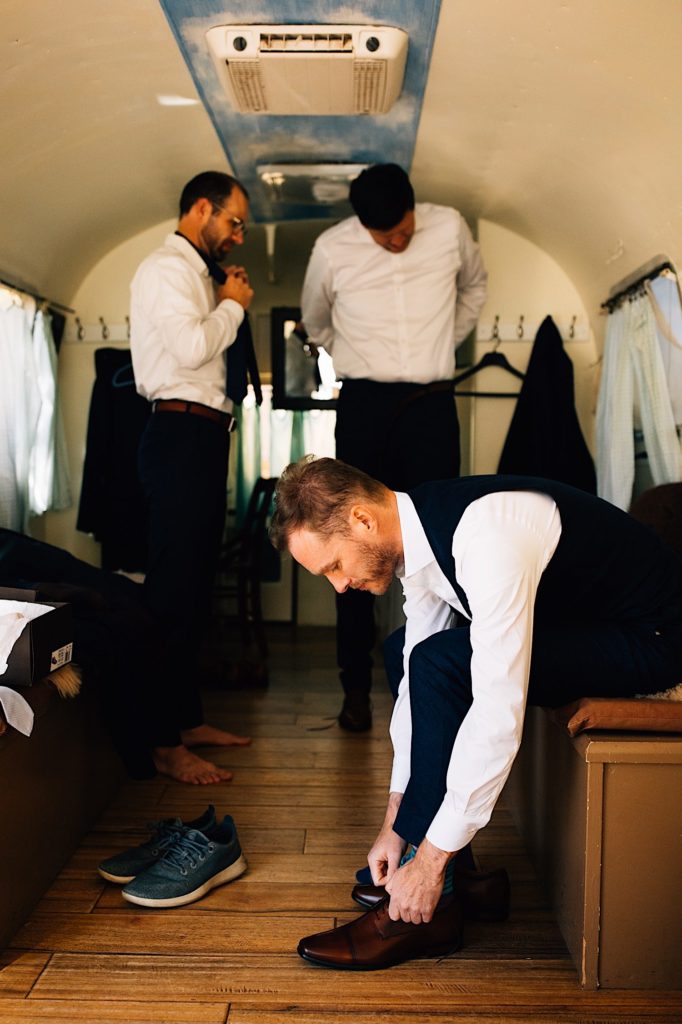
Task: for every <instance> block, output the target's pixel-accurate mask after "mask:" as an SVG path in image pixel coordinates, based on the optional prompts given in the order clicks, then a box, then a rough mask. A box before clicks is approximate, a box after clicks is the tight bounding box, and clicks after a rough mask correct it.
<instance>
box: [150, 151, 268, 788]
mask: <svg viewBox="0 0 682 1024" xmlns="http://www.w3.org/2000/svg"><path fill="white" fill-rule="evenodd" d="M248 208H249V203H248V194H247V192H246V189H245V188H244V187H243V186H242V185H240V183H239V182H238V181H236V180H235V179H234V178H232V177H230V175H228V174H223V173H220V172H218V171H206V172H204V173H202V174H199V175H197V176H196V177H195V178H193V179H192V180H191V181H190V182H188V184H187V185H186V186H185V188H184V189H183V192H182V195H181V197H180V219H179V222H178V228H177V231H176V232H175V233H174V234H170V235H168V237H167V238H166V239H165V241H164V243H163V245H162V246H161V247H160V248H159V249H157V250H156V251H155V252H153V253H152V254H151V255H150V256H148V257H147V258H146V259H145V260H144V261H143V262H142V264H141V265H140V267H139V268H138V270H137V272H136V274H135V277H134V279H133V282H132V285H131V307H130V328H131V332H130V333H131V337H130V344H131V354H132V360H133V370H134V374H135V383H136V386H137V390H138V391H139V393H140V394H141V395H143V396H144V397H145V398H146V399H148V401H149V402H151V404H152V415H151V416H150V418H149V422H148V425H147V427H146V430H145V432H144V434H143V436H142V440H141V443H140V451H139V472H140V479H141V481H142V485H143V488H144V491H145V496H146V499H147V502H148V508H149V554H148V563H147V573H146V577H145V593H146V598H147V603H148V606H149V608H150V610H151V611H152V613H153V614H154V615H155V617H156V620H157V622H158V624H159V625H160V627H161V629H162V631H163V634H162V635H163V637H164V640H165V644H166V650H165V652H164V653H165V655H167V656H168V658H167V660H168V663H169V666H170V668H169V673H168V674H169V678H168V684H167V687H166V691H165V692H166V699H167V701H168V702H169V705H170V708H171V714H170V715H169V714H168V713H167V714H166V715H165V717H166V718H167V719H170V720H171V721H174V722H175V727H174V728H172V729H169V730H167V733H166V735H164V736H162V737H159V742H158V746H157V747H156V748H155V750H154V760H155V763H156V767H157V769H158V770H159V771H161V772H164V773H165V774H168V775H171V776H172V777H173V778H176V779H178V780H180V781H182V782H188V783H193V784H195V785H202V784H204V785H205V784H208V783H213V782H220V781H221V780H224V779H227V778H229V777H230V773H229V772H226V771H224V770H223V769H221V768H219V767H217V766H216V765H214V764H212V763H211V762H209V761H206V760H204V759H203V758H201V757H199V756H198V755H197V754H195V753H193V751H192V750H191V749H190V748H192V747H196V746H206V745H209V746H228V745H231V744H243V743H248V742H249V740H248V739H246V738H245V737H239V736H234V735H233V734H232V733H229V732H225V731H224V730H223V729H218V728H215V727H213V726H210V725H208V724H207V723H206V722H205V721H204V715H203V709H202V705H201V697H200V693H199V687H198V682H197V659H198V653H199V645H200V641H201V636H202V627H203V624H204V623H205V622H206V620H207V618H208V615H209V613H210V608H211V595H212V590H213V580H214V576H215V571H216V564H217V559H218V554H219V550H220V543H221V539H222V534H223V527H224V522H225V506H226V491H227V465H228V456H229V450H230V432H231V430H232V429H233V427H234V417H233V415H232V410H233V400H232V398H231V397H230V396H231V395H232V396H233V397H234V399H235V400H236V401H240V400H241V397H242V396H243V382H242V381H241V380H235V379H234V378H235V377H236V376H237V375H238V374H237V371H235V372H234V373H233V372H232V366H231V364H230V356H229V351H230V348H232V347H233V346H235V341H236V339H237V336H238V332H239V328H240V326H241V324H242V322H243V320H244V317H245V313H246V310H247V309H248V307H249V304H250V302H251V299H252V297H253V289H252V288H251V286H250V284H249V279H248V276H247V274H246V272H245V270H244V268H243V267H240V266H227V267H226V268H225V269H223V268H222V267H221V263H222V262H223V261H224V260H226V259H227V257H228V256H229V254H230V253H231V251H232V249H233V247H234V246H235V245H241V244H242V243H243V241H244V234H245V231H246V224H245V222H246V218H247V216H248ZM237 347H238V346H235V348H233V352H234V351H235V350H236V348H237ZM226 368H227V374H226ZM235 387H236V390H235ZM166 711H167V712H168V709H166Z"/></svg>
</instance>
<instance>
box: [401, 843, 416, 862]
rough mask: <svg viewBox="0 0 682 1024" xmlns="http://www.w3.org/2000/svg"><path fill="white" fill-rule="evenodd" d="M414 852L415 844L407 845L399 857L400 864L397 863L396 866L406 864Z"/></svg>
mask: <svg viewBox="0 0 682 1024" xmlns="http://www.w3.org/2000/svg"><path fill="white" fill-rule="evenodd" d="M416 852H417V847H416V846H408V847H407V849H406V850H405V853H404V854H403V855H402V857H401V858H400V864H399V865H398V867H402V866H403V864H408V863H409V862H410V861H411V860H412V859H413V858H414V855H415V854H416Z"/></svg>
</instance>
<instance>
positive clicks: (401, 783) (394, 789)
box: [389, 757, 410, 793]
mask: <svg viewBox="0 0 682 1024" xmlns="http://www.w3.org/2000/svg"><path fill="white" fill-rule="evenodd" d="M409 781H410V759H409V757H394V758H393V771H392V772H391V785H390V789H389V792H391V793H404V792H405V790H406V789H407V783H408V782H409Z"/></svg>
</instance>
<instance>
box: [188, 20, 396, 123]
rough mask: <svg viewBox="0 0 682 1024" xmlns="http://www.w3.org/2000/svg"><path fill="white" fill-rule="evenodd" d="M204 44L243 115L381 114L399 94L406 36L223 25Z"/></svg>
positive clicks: (362, 29)
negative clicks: (206, 43) (206, 44)
mask: <svg viewBox="0 0 682 1024" xmlns="http://www.w3.org/2000/svg"><path fill="white" fill-rule="evenodd" d="M206 39H207V42H208V48H209V51H210V53H211V56H212V58H213V62H214V64H215V68H216V71H217V73H218V77H219V79H220V82H221V84H222V86H223V88H224V90H225V93H226V95H227V97H228V99H229V100H230V102H231V104H232V106H233V107H234V108H235V109H236V110H238V111H239V112H240V113H243V114H318V115H319V114H382V113H386V112H387V111H388V110H389V109H390V108H391V107H392V106H393V104H394V103H395V101H396V100H397V98H398V96H399V95H400V90H401V89H402V84H403V76H404V73H405V62H406V59H407V34H406V33H405V32H403V31H402V29H398V28H390V27H387V26H384V25H382V26H367V25H362V26H353V25H334V26H329V25H220V26H215V27H214V28H211V29H209V31H208V32H207V33H206Z"/></svg>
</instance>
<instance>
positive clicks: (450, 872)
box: [400, 846, 455, 896]
mask: <svg viewBox="0 0 682 1024" xmlns="http://www.w3.org/2000/svg"><path fill="white" fill-rule="evenodd" d="M416 852H417V847H416V846H408V848H407V850H406V851H405V853H404V854H403V855H402V857H401V858H400V867H402V866H403V864H407V863H408V862H409V861H411V860H412V858H413V857H414V855H415V854H416ZM454 878H455V858H454V857H452V858H451V859H450V860H449V861H448V866H447V867H446V869H445V881H444V883H443V893H442V895H443V896H448V895H449V894H450V893H451V892H452V891H453V888H454Z"/></svg>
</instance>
